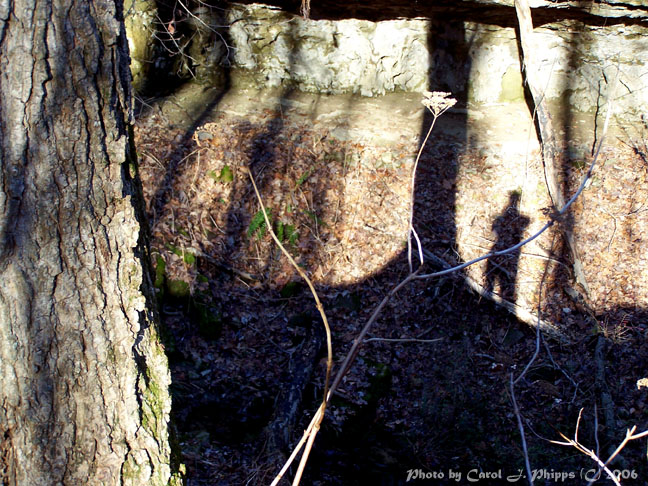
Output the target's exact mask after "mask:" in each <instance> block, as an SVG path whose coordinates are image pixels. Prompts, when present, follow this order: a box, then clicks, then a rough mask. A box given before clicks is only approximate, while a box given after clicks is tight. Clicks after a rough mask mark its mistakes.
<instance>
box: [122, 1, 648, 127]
mask: <svg viewBox="0 0 648 486" xmlns="http://www.w3.org/2000/svg"><path fill="white" fill-rule="evenodd" d="M129 1H130V2H131V3H134V4H135V5H137V6H140V4H141V5H142V6H147V8H139V9H137V17H134V18H132V19H130V22H129V23H128V29H129V32H130V37H131V55H132V58H133V73H134V77H135V80H136V82H138V83H139V82H140V80H139V78H140V77H141V76H142V74H141V73H142V67H145V64H146V63H147V62H151V60H150V59H149V54H150V49H148V50H147V47H146V44H145V41H144V40H143V39H144V34H145V33H146V31H147V29H148V30H149V31H150V26H149V24H150V22H151V15H152V14H151V10H150V8H148V5H149V4H151V3H152V2H151V0H136V1H135V0H129ZM643 1H644V0H624V2H620V1H618V0H609V1H606V2H582V1H565V0H551V1H548V0H533V1H532V2H531V4H532V8H533V16H534V23H535V25H536V29H535V30H536V33H537V37H538V39H537V42H538V45H539V46H540V48H541V56H540V59H541V65H540V71H541V76H542V78H543V79H544V84H545V89H546V96H547V98H548V99H549V100H550V101H555V102H558V103H565V104H567V105H568V106H569V107H570V109H571V111H579V112H584V113H596V112H597V111H598V110H600V108H601V106H602V105H603V104H604V103H605V100H606V99H607V95H608V87H609V86H610V85H611V84H612V81H613V80H615V79H616V77H617V74H616V73H617V72H618V73H619V74H618V82H617V83H615V85H616V91H615V110H616V113H617V114H618V115H619V116H620V117H621V118H622V119H625V120H628V121H631V120H637V119H639V117H641V116H642V115H646V111H647V109H646V107H647V106H648V88H646V86H647V85H648V7H646V6H643V5H642V3H643ZM381 2H382V3H381ZM279 5H280V4H278V5H277V6H272V5H265V4H264V5H261V4H240V3H235V4H229V6H228V8H227V9H225V10H224V11H223V10H222V9H210V8H208V7H206V4H204V3H200V4H198V6H197V7H196V8H195V9H194V11H192V13H191V14H190V15H185V17H186V20H187V22H186V24H187V25H188V26H189V27H191V26H192V25H193V30H192V31H190V32H187V33H185V34H183V35H182V36H179V37H178V39H177V42H178V43H179V44H182V45H183V46H184V47H183V52H184V53H185V54H186V55H185V57H184V60H183V62H184V63H185V64H187V66H188V67H187V69H184V71H186V72H187V73H189V74H190V75H191V76H193V77H194V78H195V79H197V80H198V81H199V82H202V83H206V84H210V85H215V84H217V85H221V86H224V85H226V84H227V82H230V81H231V82H245V83H248V84H251V85H252V86H254V87H258V88H263V87H278V86H282V87H285V88H286V89H299V90H302V91H307V92H316V93H325V94H338V93H358V94H360V95H363V96H377V95H382V94H384V93H388V92H394V91H407V92H417V91H423V90H444V91H451V92H452V93H453V94H454V95H455V96H457V97H458V98H459V99H460V102H461V103H462V104H463V105H467V104H468V105H469V104H470V103H474V104H479V105H489V104H495V103H510V102H521V101H523V99H524V90H523V83H522V75H521V69H520V60H519V53H518V47H517V41H516V37H515V25H516V18H515V12H514V8H513V0H476V1H472V2H468V1H457V0H453V1H452V2H447V1H443V0H439V1H438V2H435V3H434V5H433V6H425V7H422V6H419V5H418V4H411V3H410V4H407V5H402V6H399V5H395V4H394V3H393V2H392V3H389V2H384V1H383V0H374V1H373V2H372V3H361V2H356V3H353V4H346V3H344V4H337V3H336V2H335V0H331V1H328V2H327V1H326V0H319V1H317V2H312V7H313V10H312V14H313V17H314V19H309V20H305V19H303V18H301V17H300V16H299V15H297V14H296V13H295V12H290V11H288V10H286V8H290V6H287V5H281V6H282V7H284V8H279ZM318 9H319V10H318ZM345 9H346V10H345ZM398 12H402V15H403V18H397V17H395V15H396V14H397V13H398ZM351 17H353V18H351ZM177 70H178V71H183V70H181V69H177Z"/></svg>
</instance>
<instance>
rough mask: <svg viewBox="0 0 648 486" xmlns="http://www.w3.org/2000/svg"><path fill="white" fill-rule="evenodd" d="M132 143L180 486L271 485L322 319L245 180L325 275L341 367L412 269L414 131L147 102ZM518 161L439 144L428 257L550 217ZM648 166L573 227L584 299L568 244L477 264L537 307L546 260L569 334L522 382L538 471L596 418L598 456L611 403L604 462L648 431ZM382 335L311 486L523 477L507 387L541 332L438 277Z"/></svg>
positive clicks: (599, 184)
mask: <svg viewBox="0 0 648 486" xmlns="http://www.w3.org/2000/svg"><path fill="white" fill-rule="evenodd" d="M448 117H450V118H451V116H450V115H448ZM387 129H389V127H387ZM442 133H444V132H442ZM136 138H137V147H138V152H139V156H140V173H141V176H142V180H143V184H144V193H145V197H146V200H147V204H148V211H149V216H150V226H151V233H152V246H153V254H154V257H155V260H156V261H155V262H154V263H155V264H156V285H157V287H158V292H159V297H160V303H161V309H162V315H163V318H164V321H165V325H166V328H167V330H168V336H167V344H166V346H167V351H168V353H169V356H170V362H171V367H172V376H173V396H174V406H173V408H174V417H175V420H176V424H177V427H178V434H179V435H178V437H179V441H180V444H181V446H182V451H183V460H184V462H185V463H186V464H187V467H188V477H189V479H190V482H189V484H193V485H208V484H209V485H211V484H246V483H248V484H267V483H269V481H270V480H271V478H272V477H273V475H274V474H275V473H276V466H277V464H278V460H277V458H276V457H273V458H271V457H268V454H269V451H268V450H267V448H266V447H265V445H266V444H265V442H266V440H267V438H268V436H267V431H266V429H265V427H266V426H267V425H268V423H269V421H270V420H271V418H272V416H273V412H274V407H275V405H276V402H277V399H278V397H279V395H280V391H281V390H282V388H285V387H287V386H289V384H290V382H291V376H290V373H289V372H288V371H289V370H290V367H291V363H293V362H294V359H295V357H296V356H298V355H299V354H300V353H302V352H303V351H304V349H305V348H306V347H307V346H308V343H309V342H310V340H312V339H313V335H314V334H316V333H317V332H318V329H319V328H320V327H321V323H320V322H319V317H318V316H317V313H316V311H315V307H314V305H313V303H312V297H311V296H310V295H309V293H308V291H307V289H305V287H304V286H303V285H302V283H301V282H299V279H298V277H297V275H296V272H295V271H294V269H292V268H291V267H290V266H289V264H288V263H287V262H286V261H285V259H284V258H282V256H281V254H280V252H279V250H278V249H277V248H276V247H275V246H274V245H273V244H272V242H271V240H270V238H269V235H268V231H267V228H265V223H262V218H261V215H260V213H259V207H258V204H257V202H256V199H255V197H254V194H253V192H252V189H251V185H250V183H249V180H248V179H247V176H245V174H244V172H243V171H242V170H241V168H242V167H249V168H250V169H251V170H252V172H253V174H254V175H255V178H256V180H257V184H259V186H260V189H261V193H262V196H263V199H264V202H265V204H266V206H267V207H268V208H269V211H270V216H271V219H272V225H273V229H274V231H275V232H276V233H277V234H278V235H279V237H280V239H281V240H282V241H283V242H284V244H285V245H286V246H287V248H289V250H290V251H291V253H292V254H293V255H294V257H295V258H296V260H297V262H298V263H299V265H301V266H302V267H303V268H304V269H305V270H306V271H307V272H308V273H309V275H311V276H312V279H313V281H314V282H315V283H316V285H317V287H318V292H319V293H320V296H321V298H322V300H323V303H324V306H325V308H326V310H327V314H328V315H329V320H330V322H331V324H332V328H333V339H334V351H335V357H336V360H337V361H338V362H339V360H341V359H342V358H343V356H344V353H345V351H346V350H347V349H348V347H349V346H350V344H351V341H352V340H353V338H354V336H355V334H356V333H357V332H358V330H359V329H360V328H361V327H362V323H363V322H364V321H365V320H366V319H367V317H368V315H369V314H370V313H371V311H372V310H373V308H374V307H375V305H376V304H377V303H378V302H379V301H380V299H382V297H383V296H384V295H385V294H386V293H387V292H388V291H389V290H390V289H391V287H392V286H393V285H395V284H396V283H397V282H398V281H399V280H400V279H402V278H403V277H404V276H405V275H406V272H407V260H406V256H405V255H406V229H407V220H408V215H409V209H408V208H409V194H410V190H411V167H412V162H413V160H414V157H415V154H416V151H417V149H418V137H414V138H412V137H410V138H405V137H403V138H401V139H397V141H396V142H393V143H391V144H378V143H371V142H368V141H367V140H354V138H353V137H350V136H346V137H344V136H342V137H341V136H340V130H339V128H338V129H336V130H332V129H327V127H326V126H323V125H321V124H319V125H314V124H312V123H309V121H308V119H306V118H304V117H303V116H301V115H298V114H295V113H291V112H289V111H285V110H271V109H266V110H265V111H257V112H256V113H254V114H250V115H249V116H245V117H241V116H240V115H239V116H233V115H231V114H227V113H223V112H220V113H219V112H215V113H213V115H212V116H211V117H210V121H209V122H207V123H203V124H201V125H200V126H199V127H198V128H196V129H195V130H194V131H193V132H192V133H190V134H189V135H187V132H186V131H185V130H183V129H181V128H177V127H174V126H173V125H172V124H171V123H170V122H169V121H168V120H167V119H165V118H164V116H163V114H162V112H161V111H155V110H154V111H152V112H151V113H149V114H148V115H146V116H143V117H141V118H140V119H139V120H138V124H137V130H136ZM485 147H486V148H485ZM573 150H574V151H575V152H574V154H573V156H572V157H571V159H570V160H569V161H565V167H566V170H565V179H566V180H565V184H566V185H567V188H568V189H570V188H572V189H573V188H575V187H576V186H577V184H578V183H579V178H580V177H581V176H582V175H583V173H584V171H585V170H586V168H585V166H584V161H585V160H587V158H588V153H587V150H588V148H587V147H585V146H582V145H581V146H577V147H575V148H574V149H573ZM642 150H643V151H642ZM507 151H510V147H508V146H506V145H501V146H498V145H497V143H494V144H492V145H487V144H483V143H482V144H480V145H478V144H475V143H472V142H471V141H470V140H469V139H467V137H464V138H463V139H462V138H461V137H459V138H457V137H445V136H440V137H437V138H436V139H435V138H434V135H433V141H432V142H431V144H430V146H429V147H428V148H427V149H426V151H425V152H424V154H423V158H422V160H421V166H420V169H419V172H418V174H417V182H416V187H415V201H416V202H415V222H416V226H417V229H418V231H419V234H420V235H421V238H422V240H423V242H424V245H425V247H426V248H427V249H428V250H429V251H431V252H433V253H434V254H435V255H437V256H438V257H441V258H443V259H444V260H445V261H447V262H448V263H451V264H453V263H457V262H460V261H462V260H464V261H465V260H468V259H470V258H473V257H476V256H479V255H481V254H483V253H485V252H488V251H490V250H491V249H493V248H495V249H498V248H500V246H501V245H506V244H511V243H513V244H514V243H516V242H517V241H519V239H520V238H525V237H527V236H528V235H530V234H531V233H532V232H533V231H534V230H535V229H536V228H538V227H539V226H540V225H541V224H542V222H543V221H545V220H546V217H547V216H546V214H545V212H543V211H542V209H543V208H547V207H548V206H549V200H548V197H547V194H546V189H545V187H544V179H543V176H542V170H541V169H542V168H541V164H540V162H539V160H538V152H537V150H534V149H526V147H525V149H524V151H523V152H520V151H514V153H508V152H507ZM645 157H646V154H645V146H644V147H643V148H642V146H641V145H640V144H636V143H635V144H629V145H623V144H614V146H610V148H608V149H606V151H605V152H604V154H603V155H602V157H601V164H600V166H599V168H598V169H597V171H596V174H595V177H594V178H593V180H592V182H591V184H590V185H589V186H588V188H587V190H586V191H585V192H584V193H583V197H582V198H581V199H580V200H579V202H578V204H577V205H576V206H575V211H574V213H573V220H571V222H565V224H572V225H573V228H574V231H575V233H576V235H577V240H578V243H579V249H580V251H581V256H582V259H583V263H584V266H585V269H586V272H587V277H588V282H589V284H590V290H591V292H590V299H589V301H588V302H581V301H578V300H574V298H572V297H570V293H569V292H566V291H565V289H566V288H568V287H569V286H570V284H569V279H568V271H567V269H568V267H569V264H570V262H569V260H568V258H567V257H566V256H565V255H564V254H563V253H562V251H561V248H560V245H559V244H556V243H555V233H551V232H549V233H547V234H546V235H543V237H541V238H540V239H538V240H536V241H535V242H534V243H533V244H531V245H529V246H527V247H525V248H524V249H523V251H522V253H521V254H520V255H517V256H515V255H514V256H513V257H511V258H505V259H499V260H497V261H495V262H494V263H493V264H490V265H489V264H488V263H483V264H480V265H476V266H474V267H473V268H470V269H469V270H467V274H468V275H470V276H471V277H472V278H473V279H475V280H476V281H477V282H479V283H480V284H481V285H483V286H484V288H487V289H489V290H492V291H493V292H495V293H498V294H499V295H501V296H503V297H505V298H508V299H510V300H514V301H516V302H517V303H518V304H520V305H522V306H524V307H526V308H529V309H532V310H533V309H535V308H536V307H537V305H538V292H539V289H540V281H541V279H542V275H543V272H544V271H545V268H548V272H549V278H548V280H547V284H546V285H545V286H544V287H543V290H544V293H543V298H542V302H541V307H542V312H543V317H544V318H546V319H549V320H551V322H552V323H554V324H555V325H557V326H558V327H559V328H560V329H561V330H562V332H563V335H564V338H563V339H559V340H550V341H548V343H547V347H546V348H545V347H543V353H542V354H541V357H540V358H539V360H538V361H536V362H535V364H534V366H533V367H532V369H531V371H530V373H529V375H528V377H527V378H526V380H525V381H524V382H522V383H521V384H520V385H519V386H518V389H517V394H518V397H517V398H518V402H519V404H520V407H521V410H522V413H523V415H524V418H525V420H526V422H525V423H526V425H527V432H528V434H529V443H530V454H531V459H532V463H533V465H534V467H537V468H539V469H542V468H544V469H546V470H551V469H553V470H556V471H579V470H580V468H581V467H586V468H589V467H590V466H591V464H590V462H589V460H588V459H586V458H584V457H579V456H578V454H577V453H575V451H574V450H567V449H563V448H560V447H559V446H556V445H552V444H550V443H548V442H547V441H546V439H557V438H558V437H559V436H558V431H562V432H564V433H566V434H568V435H569V434H570V433H572V432H573V428H574V425H575V421H576V417H577V414H578V410H579V409H580V408H581V407H585V412H584V420H583V424H582V426H581V431H580V433H581V437H583V438H584V440H585V441H588V442H589V443H590V444H591V445H593V443H594V436H593V435H594V431H593V423H594V404H595V403H596V404H598V406H599V407H601V400H600V397H601V394H602V393H607V394H608V395H610V396H611V397H612V401H613V405H614V409H613V410H611V411H609V414H608V415H609V416H608V417H607V418H606V419H605V420H604V418H603V415H604V413H605V412H601V411H599V417H598V420H599V421H600V423H601V425H599V439H600V440H601V442H602V448H603V449H604V450H606V448H607V447H608V446H611V445H612V441H613V440H617V439H618V440H619V441H620V440H621V438H622V436H623V434H624V431H625V428H626V427H629V426H631V425H634V424H637V425H638V426H639V427H640V428H642V429H645V428H646V426H647V425H648V416H647V415H646V411H645V402H646V399H647V398H648V397H647V391H646V389H645V388H644V389H637V387H636V382H637V380H638V379H640V378H643V377H645V375H646V369H645V359H646V357H647V356H648V346H647V345H646V337H647V336H646V333H647V329H648V326H647V324H648V322H647V321H646V309H647V308H648V302H646V299H647V297H646V296H647V295H648V292H646V290H648V289H646V286H647V285H648V278H646V277H648V276H647V275H646V265H645V263H646V251H645V249H646V237H647V236H646V228H648V206H647V201H646V194H648V191H647V189H648V187H647V186H648V182H647V179H646V178H647V172H648V164H647V163H646V159H645ZM429 269H430V270H434V269H435V267H434V266H433V265H431V266H429ZM600 336H603V337H604V341H602V342H603V345H601V344H600V342H601V341H600V340H599V337H600ZM371 337H372V338H374V339H373V340H371V341H370V342H367V343H366V344H365V346H364V348H363V351H362V352H361V355H360V358H359V359H358V362H357V364H356V366H355V367H354V368H353V369H352V371H351V372H350V373H349V375H348V376H347V378H346V379H345V381H344V383H343V385H342V386H341V391H340V393H339V396H338V397H336V399H335V401H334V403H333V406H332V407H331V408H330V409H329V411H328V415H327V417H326V419H325V421H324V426H323V431H322V433H321V434H320V437H319V438H318V440H317V442H316V447H315V453H314V457H313V459H312V462H311V464H310V465H309V468H308V469H307V471H308V474H309V476H308V477H307V478H306V481H307V483H308V484H369V483H371V484H401V483H403V482H404V481H405V478H406V477H407V471H408V470H410V469H417V468H420V469H421V470H423V471H445V473H446V475H447V473H448V471H449V469H451V468H452V469H453V470H455V471H463V472H464V474H465V473H466V472H467V471H468V470H470V469H475V468H476V469H479V470H483V471H497V470H499V469H502V470H504V474H515V473H516V472H517V471H518V469H520V468H522V467H523V456H522V453H521V451H520V440H519V434H518V431H517V426H516V424H515V418H514V415H513V411H512V407H511V402H510V399H509V396H508V394H507V388H506V387H507V383H508V379H509V373H510V372H511V371H513V372H515V371H516V370H520V369H521V368H522V367H524V365H525V364H526V362H527V361H528V360H529V358H530V357H531V355H532V354H533V352H534V350H535V341H534V337H535V334H534V330H533V329H531V328H530V327H529V326H528V325H526V324H521V323H519V322H517V321H516V320H515V318H514V317H512V316H511V315H510V314H508V313H506V312H504V311H502V310H500V309H499V308H497V307H496V306H494V305H492V304H491V303H489V302H488V301H485V300H483V299H480V297H479V296H477V295H475V294H473V293H470V292H469V291H467V290H466V287H465V285H464V284H463V282H462V280H461V279H460V278H459V279H457V278H452V277H447V278H443V279H441V280H434V281H426V282H420V283H417V284H415V285H412V286H410V287H408V288H407V289H405V290H403V291H402V292H401V293H400V294H399V295H398V296H397V298H396V299H395V300H393V301H392V302H391V303H390V304H389V306H388V308H387V309H386V310H385V312H384V313H383V316H382V318H381V319H380V320H379V322H378V323H377V325H376V327H375V328H374V329H373V330H372V333H371ZM436 338H439V339H440V340H439V341H437V342H428V341H425V340H426V339H436ZM386 339H387V340H399V339H418V340H419V341H418V342H404V341H400V342H399V341H386ZM547 350H551V353H550V354H548V351H547ZM597 352H598V353H599V356H598V358H597V354H596V353H597ZM601 355H602V357H603V361H601V359H599V358H600V357H601ZM320 356H321V358H322V360H323V358H324V354H323V353H322V354H320ZM597 359H598V361H597ZM322 360H320V362H319V364H318V365H317V366H316V368H315V371H314V373H313V375H312V378H311V380H310V382H309V385H308V386H307V387H306V389H305V390H304V395H303V404H302V406H303V407H304V409H305V411H304V412H303V413H300V414H299V417H300V421H299V423H298V424H296V426H295V432H294V434H293V439H295V438H297V437H298V436H299V434H300V431H301V430H303V428H304V427H305V426H306V424H307V423H308V420H309V418H310V416H309V414H310V413H311V411H313V410H314V409H315V408H316V407H317V403H318V401H319V400H320V399H321V391H322V380H323V376H324V372H323V370H324V362H323V361H322ZM601 366H602V367H603V368H602V369H601ZM608 408H609V407H608ZM610 417H611V418H610ZM284 452H286V453H287V452H288V451H287V450H286V451H284ZM620 464H621V465H622V466H623V467H627V468H629V469H632V470H635V471H637V472H638V473H640V474H644V473H645V470H646V464H645V443H644V444H639V443H637V444H631V445H629V446H628V447H627V449H626V453H625V454H624V457H623V462H622V463H620ZM435 484H445V483H444V482H442V481H441V482H436V483H435ZM480 484H501V483H497V482H496V481H495V482H492V483H489V481H488V480H482V481H481V482H480ZM537 484H543V483H542V482H540V483H537ZM544 484H553V483H551V481H548V482H545V483H544ZM624 484H633V483H632V482H631V481H629V482H626V483H624ZM636 484H640V483H639V482H637V483H636Z"/></svg>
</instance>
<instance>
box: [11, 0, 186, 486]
mask: <svg viewBox="0 0 648 486" xmlns="http://www.w3.org/2000/svg"><path fill="white" fill-rule="evenodd" d="M131 102H132V96H131V88H130V72H129V69H128V47H127V42H126V38H125V34H124V27H123V8H122V2H121V0H117V1H116V2H115V1H112V0H92V1H88V0H20V1H16V0H3V1H2V2H1V3H0V154H1V157H2V160H1V168H0V209H1V211H0V484H2V485H3V486H9V485H20V486H25V485H50V484H51V485H75V486H76V485H86V484H87V485H98V484H101V485H104V484H105V485H113V484H114V485H117V484H119V485H122V484H123V485H144V484H146V485H162V484H165V485H166V484H169V483H171V484H179V483H180V479H179V477H178V476H177V475H176V473H175V471H174V469H175V467H174V466H173V465H172V464H171V451H170V447H169V438H168V422H169V411H170V406H171V401H170V397H169V393H168V385H169V382H170V377H169V370H168V366H167V361H166V357H165V355H164V351H163V348H162V345H161V344H160V342H159V340H158V334H157V314H156V312H155V307H154V300H153V293H152V285H151V281H150V273H149V269H148V254H147V241H146V234H145V231H141V230H140V223H142V224H143V222H144V220H143V215H144V213H143V210H142V208H143V206H142V198H141V190H140V182H139V178H138V177H137V174H136V170H137V167H136V159H135V151H134V149H133V147H132V145H131V143H130V140H131V137H130V133H129V132H130V130H129V122H130V116H131V115H130V113H131Z"/></svg>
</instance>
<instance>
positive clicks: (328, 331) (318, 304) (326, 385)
mask: <svg viewBox="0 0 648 486" xmlns="http://www.w3.org/2000/svg"><path fill="white" fill-rule="evenodd" d="M244 170H246V171H247V173H248V175H249V176H250V181H252V186H253V187H254V193H255V194H256V197H257V200H258V201H259V206H261V213H262V214H263V218H264V220H265V224H266V227H267V229H268V232H269V233H270V236H272V239H273V240H274V242H275V243H276V244H277V246H279V248H281V251H282V252H283V254H284V255H286V258H288V261H289V262H290V263H291V265H292V266H293V267H294V268H295V270H297V273H299V276H300V277H301V278H303V279H304V281H305V282H306V283H307V284H308V288H309V289H310V291H311V293H312V294H313V298H314V299H315V305H316V307H317V310H318V311H319V313H320V315H321V316H322V322H323V323H324V329H325V330H326V348H327V359H326V377H325V379H324V398H323V399H322V404H321V405H320V408H319V410H318V413H317V414H316V417H318V420H317V422H315V424H314V425H313V427H312V429H311V436H310V437H309V439H308V445H307V447H306V449H305V451H304V454H303V456H302V459H301V462H300V464H299V469H298V470H297V475H296V476H295V480H294V481H293V485H297V484H299V480H300V478H301V475H302V472H303V470H304V467H305V466H306V462H307V461H308V455H309V452H310V449H311V446H312V444H313V441H314V440H315V436H316V435H317V432H318V431H319V426H320V424H321V423H322V419H323V418H324V413H325V411H326V404H327V403H328V396H329V383H330V380H331V369H332V368H333V345H332V339H331V328H330V326H329V323H328V319H327V318H326V313H325V312H324V306H322V303H321V302H320V299H319V296H318V295H317V292H316V291H315V286H314V285H313V283H312V282H311V280H310V278H308V275H306V272H304V270H302V268H301V267H300V266H299V265H297V262H295V260H294V259H293V257H292V256H291V255H290V253H289V252H288V250H286V248H284V246H283V245H282V244H281V241H279V238H277V235H275V232H274V230H273V229H272V224H271V223H270V219H269V218H268V213H267V212H266V209H265V206H264V205H263V200H262V199H261V194H260V193H259V189H258V188H257V186H256V182H255V181H254V176H253V175H252V172H251V171H250V170H249V169H248V168H247V167H245V168H244ZM279 479H280V478H279ZM275 480H276V478H275ZM277 482H278V481H277ZM273 484H275V483H274V482H273Z"/></svg>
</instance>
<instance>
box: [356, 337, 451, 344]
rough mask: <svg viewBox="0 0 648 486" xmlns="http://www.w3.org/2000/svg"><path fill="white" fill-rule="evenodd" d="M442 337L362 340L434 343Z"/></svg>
mask: <svg viewBox="0 0 648 486" xmlns="http://www.w3.org/2000/svg"><path fill="white" fill-rule="evenodd" d="M443 339H444V338H436V339H416V338H401V339H390V338H378V337H374V338H367V339H365V340H364V342H365V343H370V342H372V341H374V342H375V341H379V342H385V343H436V342H439V341H443Z"/></svg>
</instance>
